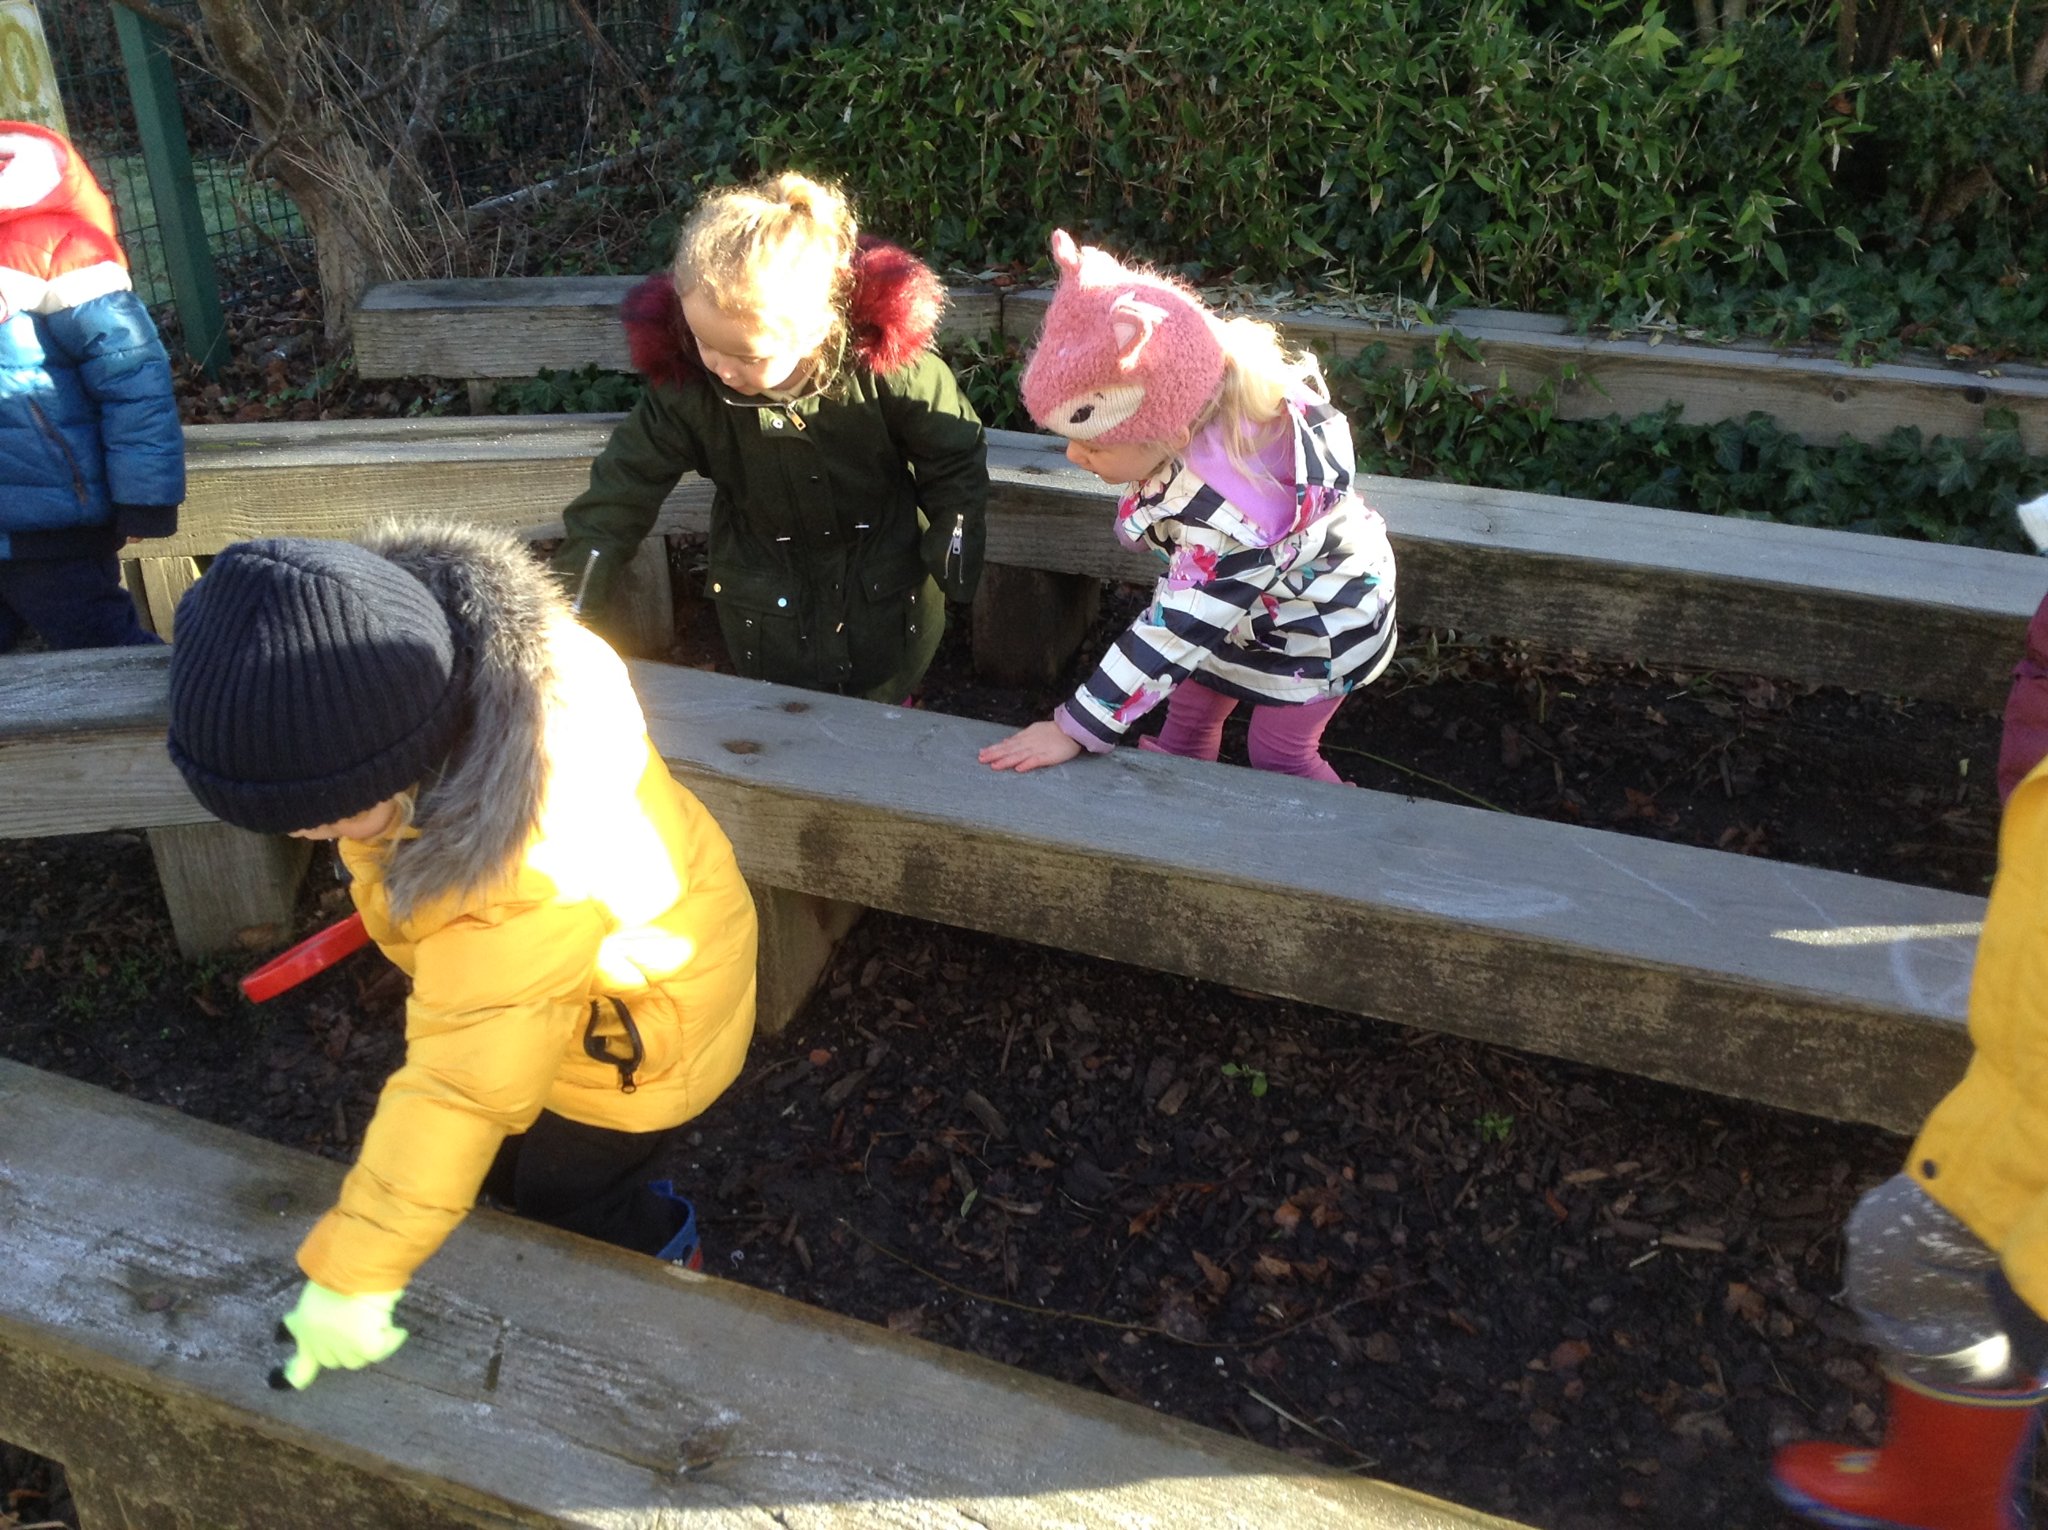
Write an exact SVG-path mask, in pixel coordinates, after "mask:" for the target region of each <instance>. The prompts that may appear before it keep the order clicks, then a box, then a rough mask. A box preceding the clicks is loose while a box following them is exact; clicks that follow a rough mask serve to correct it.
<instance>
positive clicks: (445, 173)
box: [42, 0, 690, 312]
mask: <svg viewBox="0 0 2048 1530" xmlns="http://www.w3.org/2000/svg"><path fill="white" fill-rule="evenodd" d="M159 4H161V5H162V7H163V8H164V9H166V10H168V11H170V12H172V13H174V14H178V15H184V16H196V15H197V12H198V7H197V5H196V4H195V3H194V0H159ZM689 9H690V0H469V3H468V4H467V5H466V6H465V7H464V9H463V12H462V16H461V21H460V25H459V29H458V31H457V33H456V34H455V36H454V37H453V38H452V39H451V45H450V58H449V73H450V77H451V79H452V80H453V81H455V82H456V83H455V85H454V86H453V88H451V89H450V90H449V92H448V95H447V97H446V99H445V100H444V102H443V104H442V110H441V115H440V119H439V121H438V123H437V124H436V126H437V128H438V133H437V135H436V137H435V141H434V142H433V143H432V144H431V145H430V148H429V152H428V153H427V154H426V155H425V156H424V158H425V160H426V168H427V170H428V172H429V173H430V174H433V175H437V176H439V177H440V178H442V180H443V188H444V189H445V190H447V191H449V192H451V193H453V194H455V195H457V196H459V197H461V198H463V199H465V200H472V201H473V200H477V199H481V198H484V197H489V196H493V195H496V194H499V193H501V192H504V191H507V190H511V189H515V188H517V187H519V186H522V185H525V184H528V183H529V182H531V181H535V180H540V179H543V178H545V177H546V176H548V175H550V174H553V173H555V172H556V171H558V170H559V169H561V168H564V167H567V166H571V165H576V164H583V163H587V162H589V161H590V160H592V159H594V158H597V157H599V156H600V155H601V154H602V153H603V152H605V147H606V145H607V143H608V142H609V143H615V142H616V141H617V135H618V134H619V133H620V132H622V131H623V130H624V129H625V128H626V127H627V126H628V125H629V124H630V122H631V121H632V120H633V119H634V117H635V116H636V115H637V114H638V113H640V112H641V111H642V110H643V109H644V108H645V107H647V106H648V105H651V102H652V98H651V96H645V97H643V95H642V86H641V83H640V82H642V81H651V80H654V79H656V78H658V76H659V73H660V70H661V66H662V59H663V56H664V54H665V53H666V51H667V49H668V47H669V45H670V42H671V39H673V38H674V37H675V35H676V33H677V30H678V28H679V27H681V26H683V25H685V24H686V21H687V16H688V14H689ZM42 13H43V25H44V30H45V31H46V33H47V34H48V37H49V42H50V51H51V55H52V60H53V63H54V65H55V70H56V75H57V83H58V88H59V89H60V91H61V92H62V93H63V98H64V109H65V113H66V115H67V117H68V118H69V121H70V127H71V134H72V137H73V138H74V140H75V141H76V142H77V144H78V146H79V149H80V151H81V152H82V153H83V154H84V156H85V158H86V161H87V163H88V164H90V165H91V166H92V168H93V172H94V173H95V174H96V175H97V176H98V177H99V178H100V182H101V184H102V185H103V186H105V187H106V189H107V192H108V194H109V195H110V196H111V197H112V199H113V201H114V204H115V207H116V210H117V212H118V214H119V217H120V224H121V236H122V241H123V244H124V245H125V247H126V249H127V252H128V258H129V261H130V264H131V265H132V266H133V268H134V275H135V284H136V288H137V290H138V291H140V292H141V293H142V294H143V296H144V298H145V300H146V301H148V302H150V303H151V304H152V305H167V304H170V303H171V301H172V295H171V290H170V285H169V281H168V277H167V274H166V273H167V262H166V260H165V257H164V249H163V239H164V230H163V229H162V227H161V225H160V223H159V220H158V218H157V216H156V209H155V206H154V203H153V200H152V198H151V195H150V187H149V181H148V178H147V176H146V175H145V174H144V172H143V159H142V146H141V139H140V134H139V131H138V128H137V124H136V121H135V116H134V112H133V110H132V108H131V106H130V103H129V96H128V85H127V78H126V74H125V71H124V70H123V67H122V62H121V50H120V46H119V42H118V39H117V37H116V33H115V28H114V20H113V5H112V0H60V3H58V4H55V5H51V4H45V5H44V6H43V7H42ZM357 24H358V25H359V26H361V27H363V28H364V29H365V31H364V32H363V33H362V34H361V35H358V36H354V37H345V38H344V39H343V40H344V41H345V42H346V43H347V45H348V46H349V49H350V51H351V53H356V54H357V55H358V56H360V57H363V58H365V59H366V60H369V61H371V62H374V61H375V60H376V58H377V55H378V53H379V49H380V43H381V42H382V41H383V40H382V39H380V37H379V36H378V35H377V34H376V32H375V28H376V26H377V25H378V23H377V19H376V15H375V12H374V9H373V8H370V7H365V8H364V10H363V14H361V15H360V19H359V20H358V22H357ZM172 66H173V70H174V73H175V76H176V80H177V85H178V92H179V98H180V102H181V105H182V107H183V110H184V117H185V128H186V134H187V138H188V140H189V143H190V146H191V152H192V167H193V175H194V178H195V180H196V182H197V186H198V191H199V199H200V208H201V214H202V220H203V222H204V224H205V228H206V238H207V243H208V246H209V248H210V250H211V252H212V255H213V259H214V263H215V265H216V267H217V269H218V270H219V272H220V277H221V298H222V302H223V304H224V306H225V307H226V308H227V309H228V310H229V311H231V312H232V311H233V310H234V309H235V308H237V307H238V306H240V305H242V304H245V303H248V302H251V301H255V300H260V299H263V298H267V297H275V296H278V295H280V294H282V293H289V292H290V291H291V290H292V289H294V288H297V287H301V286H307V285H310V284H311V283H312V281H313V279H314V276H313V270H314V266H313V259H312V251H311V248H310V241H309V240H308V238H307V235H306V229H305V225H304V223H303V221H302V220H301V219H300V217H299V213H298V209H297V208H296V207H295V206H293V204H292V202H291V200H290V198H289V197H287V196H286V195H285V194H284V193H283V192H282V191H281V190H280V189H279V188H278V187H277V186H276V185H274V184H273V183H271V182H269V181H266V180H263V179H261V178H258V177H255V176H252V175H251V174H250V173H249V170H248V162H249V157H250V154H251V152H252V150H253V149H254V148H255V147H256V139H255V137H254V135H253V133H252V131H251V128H250V123H249V113H248V108H247V106H246V105H245V104H244V103H243V102H242V100H241V99H240V97H239V96H237V95H236V93H235V92H234V91H233V90H232V89H231V88H230V87H228V86H226V85H225V84H223V83H221V82H220V81H218V80H215V79H213V78H211V77H210V76H208V75H207V74H205V73H204V72H203V71H202V70H200V69H198V68H197V67H195V65H194V64H193V63H192V61H191V60H190V59H189V58H187V57H185V56H183V54H182V51H181V50H180V49H178V48H177V47H175V46H174V47H173V49H172Z"/></svg>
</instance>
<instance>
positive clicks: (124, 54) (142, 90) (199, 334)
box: [113, 5, 228, 373]
mask: <svg viewBox="0 0 2048 1530" xmlns="http://www.w3.org/2000/svg"><path fill="white" fill-rule="evenodd" d="M113 9H114V29H115V30H116V31H117V32H118V33H119V34H120V37H121V62H122V63H123V64H124V65H125V66H126V67H127V71H128V99H129V100H130V101H132V102H134V104H135V125H136V127H137V128H138V129H139V130H140V131H141V134H142V162H143V165H144V167H145V168H146V169H147V170H148V172H149V194H150V196H151V197H152V198H153V199H154V200H155V202H156V220H157V226H158V228H159V229H160V230H161V231H162V234H163V241H164V264H165V266H166V267H167V268H168V270H169V272H170V278H171V298H172V301H173V302H175V303H176V304H177V306H178V322H179V323H180V324H181V325H182V326H183V328H184V331H185V350H186V352H187V354H189V355H190V356H191V357H192V358H193V359H194V360H195V361H197V362H198V363H199V364H200V365H201V366H202V367H204V368H205V369H206V370H207V371H208V372H209V373H217V372H218V371H219V370H220V364H221V363H222V362H223V361H225V360H226V359H227V353H228V336H227V326H226V324H225V323H223V322H222V319H221V311H220V277H219V276H218V274H216V273H215V271H214V269H213V251H212V250H211V249H210V248H209V247H208V246H207V242H206V220H205V219H204V218H203V217H201V216H200V212H199V188H198V186H197V185H196V184H195V183H194V182H193V179H192V151H191V149H190V148H189V147H188V146H187V144H186V142H185V116H184V113H183V111H182V110H181V109H180V108H179V106H178V85H177V81H176V80H175V79H174V78H173V77H172V75H171V56H170V54H169V53H167V52H166V51H165V50H164V33H163V28H161V27H159V26H158V25H157V24H156V23H155V22H153V21H146V20H144V19H143V18H142V17H140V16H138V15H136V14H135V12H133V11H131V10H129V9H128V8H127V7H126V6H125V5H116V6H115V7H114V8H113Z"/></svg>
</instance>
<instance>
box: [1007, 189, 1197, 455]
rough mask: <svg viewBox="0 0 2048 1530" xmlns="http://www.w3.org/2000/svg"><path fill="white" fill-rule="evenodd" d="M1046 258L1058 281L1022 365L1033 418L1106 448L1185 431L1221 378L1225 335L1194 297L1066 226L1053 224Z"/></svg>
mask: <svg viewBox="0 0 2048 1530" xmlns="http://www.w3.org/2000/svg"><path fill="white" fill-rule="evenodd" d="M1052 256H1053V263H1054V264H1055V265H1056V266H1058V268H1059V273H1060V279H1059V286H1058V287H1057V288H1056V289H1055V290H1054V292H1053V299H1052V303H1051V305H1050V306H1049V307H1048V308H1047V309H1046V314H1045V322H1044V324H1043V325H1042V326H1041V327H1040V329H1039V332H1038V344H1037V347H1036V348H1035V349H1034V350H1033V351H1032V353H1031V360H1030V362H1029V363H1028V364H1027V365H1026V366H1025V368H1024V383H1023V389H1022V391H1023V394H1024V407H1025V408H1026V409H1028V410H1029V411H1030V412H1031V417H1032V418H1033V419H1034V420H1036V421H1037V422H1038V423H1039V424H1040V425H1042V426H1044V427H1045V428H1046V429H1047V430H1051V431H1056V432H1058V433H1059V434H1060V435H1063V436H1066V437H1067V438H1069V439H1070V440H1075V441H1094V442H1098V443H1100V444H1101V445H1104V446H1115V445H1121V444H1123V443H1125V442H1135V441H1144V442H1155V441H1157V442H1178V441H1180V440H1183V439H1185V438H1186V436H1187V434H1188V432H1189V431H1190V430H1192V429H1193V428H1194V425H1195V422H1196V421H1197V420H1198V419H1200V417H1201V416H1202V414H1203V413H1204V412H1205V411H1206V410H1207V409H1208V408H1209V406H1210V404H1211V403H1213V402H1214V401H1215V398H1216V393H1217V390H1218V388H1220V387H1221V386H1222V382H1223V368H1224V354H1223V343H1222V340H1221V339H1220V338H1219V336H1218V333H1217V326H1216V322H1215V320H1214V319H1212V318H1211V317H1210V315H1209V311H1208V309H1206V308H1205V307H1203V305H1202V300H1201V299H1200V298H1198V297H1196V296H1195V294H1194V293H1193V292H1192V291H1190V290H1189V289H1188V288H1187V287H1186V286H1184V285H1183V284H1181V283H1180V282H1177V281H1175V280H1173V279H1172V278H1171V277H1168V276H1162V275H1160V274H1159V273H1158V272H1156V271H1149V270H1145V269H1143V268H1139V267H1132V266H1126V265H1124V264H1123V263H1122V262H1120V261H1118V260H1117V259H1116V257H1115V256H1113V255H1111V254H1109V253H1108V252H1107V251H1105V250H1099V249H1095V248H1094V247H1092V246H1087V245H1077V244H1075V243H1074V239H1073V236H1072V235H1070V234H1069V233H1068V232H1067V231H1066V230H1065V229H1056V230H1054V231H1053V236H1052Z"/></svg>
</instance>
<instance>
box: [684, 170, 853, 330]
mask: <svg viewBox="0 0 2048 1530" xmlns="http://www.w3.org/2000/svg"><path fill="white" fill-rule="evenodd" d="M859 237H860V226H859V224H858V223H857V222H856V221H855V218H854V214H853V206H852V204H851V203H850V202H849V201H848V200H847V198H846V195H845V193H844V192H842V191H841V190H840V189H839V188H838V187H837V186H834V185H831V184H828V183H826V182H823V181H814V180H812V179H811V178H810V177H809V176H807V175H801V174H798V173H797V172H795V171H785V172H784V173H783V174H781V175H776V176H770V177H769V178H768V179H767V180H763V181H756V182H754V183H753V184H752V185H748V186H735V187H731V188H728V189H726V190H723V191H716V192H713V193H712V194H711V195H710V196H708V197H706V198H705V199H704V200H703V201H702V202H700V203H698V204H697V209H696V211H695V212H693V213H691V214H690V217H689V220H688V221H687V222H686V223H684V225H683V231H682V233H681V235H680V236H679V237H678V239H677V241H676V258H675V263H674V265H673V267H672V268H671V271H672V274H673V277H674V280H675V286H676V291H677V292H678V293H679V294H682V295H685V296H687V295H688V294H689V293H692V292H701V293H703V295H704V296H705V297H707V298H709V299H710V300H711V302H712V303H713V304H714V305H715V306H716V307H717V308H718V309H719V310H720V311H721V312H724V313H753V314H763V315H768V316H771V317H773V318H775V319H777V320H779V321H780V322H782V323H784V324H786V325H788V326H789V327H790V328H792V329H794V330H797V331H799V332H805V333H808V332H811V331H813V330H815V329H819V328H823V329H824V330H825V331H826V333H827V337H828V341H829V339H830V338H831V337H832V336H833V335H834V334H835V333H836V332H837V331H838V330H839V328H840V326H841V324H842V323H843V314H844V307H845V300H846V289H847V285H848V280H849V276H850V273H851V270H852V262H853V255H854V249H855V244H856V241H857V240H858V239H859Z"/></svg>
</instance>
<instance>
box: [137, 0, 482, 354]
mask: <svg viewBox="0 0 2048 1530" xmlns="http://www.w3.org/2000/svg"><path fill="white" fill-rule="evenodd" d="M130 3H132V0H130ZM459 8H460V0H432V3H431V4H429V5H428V6H427V8H426V9H425V10H424V11H423V12H420V13H417V14H418V16H420V17H423V18H424V21H425V23H426V26H425V29H424V30H423V31H421V32H420V33H417V34H415V35H416V46H414V47H412V48H410V49H408V51H407V55H406V61H405V64H404V65H403V66H401V70H400V76H401V77H404V76H413V78H411V79H410V80H408V81H407V83H413V84H415V86H416V89H415V91H414V93H413V94H414V99H413V100H412V101H411V102H410V106H411V107H412V109H413V115H414V116H415V117H418V116H420V115H421V114H422V113H424V115H425V116H426V117H428V118H431V116H432V113H433V110H434V108H435V107H436V106H437V105H438V101H439V94H440V91H441V89H442V86H443V78H442V75H441V69H440V56H441V54H440V41H441V39H442V38H443V37H444V36H445V35H446V32H447V29H448V27H449V26H450V25H452V22H453V18H454V15H455V13H456V12H457V10H459ZM199 13H200V17H201V28H202V29H203V30H201V31H195V30H194V29H192V28H190V27H188V28H187V29H186V30H187V34H188V35H190V36H192V37H193V38H194V40H195V41H196V42H198V43H200V44H201V46H202V47H203V48H204V50H205V51H206V53H207V54H208V55H209V58H208V60H207V62H208V63H209V65H210V66H211V67H212V68H213V70H214V72H216V73H217V74H219V75H220V76H221V78H223V79H224V80H226V81H227V82H228V83H229V84H230V85H232V86H233V87H234V88H235V89H236V90H237V91H238V92H240V94H241V96H242V98H243V99H244V100H246V101H247V102H248V103H249V106H250V114H251V125H252V126H253V127H254V129H255V131H256V132H257V133H258V134H259V135H260V136H261V138H262V140H263V146H262V148H261V149H259V150H258V152H257V155H256V164H255V167H254V168H255V169H256V170H257V171H258V172H259V173H262V174H267V175H270V176H272V177H274V178H275V179H276V180H277V181H278V182H279V183H280V184H281V185H282V186H283V187H284V189H285V190H286V191H287V192H289V193H290V194H291V197H292V200H293V201H294V202H296V203H297V204H298V208H299V212H300V215H301V216H302V217H303V218H304V219H305V221H306V228H307V232H308V233H310V234H311V235H312V238H313V246H314V250H315V252H316V256H317V259H318V262H319V270H320V294H321V301H322V305H323V309H324V312H325V316H326V328H327V333H328V335H329V336H330V337H331V338H335V339H340V338H343V337H345V336H346V335H347V334H348V331H349V328H350V325H351V324H352V323H353V321H354V318H355V311H356V305H357V303H358V302H359V301H360V300H361V298H362V295H363V291H364V289H365V288H366V287H368V286H369V285H370V284H371V283H373V282H377V281H384V280H391V279H401V278H405V277H416V276H425V275H428V274H430V269H429V267H430V262H429V260H428V258H427V255H426V241H425V240H424V239H423V238H422V237H421V235H420V232H419V231H418V230H416V229H414V228H412V227H411V226H409V225H408V223H407V221H406V220H404V219H402V218H401V217H400V216H399V213H398V210H397V208H396V205H395V199H394V197H393V193H392V186H393V177H394V167H393V163H392V161H391V159H390V158H389V157H388V156H383V157H380V156H378V155H374V154H373V153H372V152H371V149H370V147H369V144H370V142H371V141H373V140H374V138H375V136H376V134H377V126H376V123H375V122H374V121H373V120H372V119H371V117H370V116H369V115H368V114H367V112H366V107H367V104H368V103H367V100H366V99H365V97H364V96H363V95H362V94H360V91H361V89H362V86H361V79H360V76H359V75H358V74H355V73H354V72H353V71H345V70H344V69H343V68H342V67H339V66H341V65H342V64H343V61H342V60H341V59H340V56H339V54H338V53H337V52H336V51H335V48H334V45H333V43H332V41H331V40H330V39H329V38H328V37H326V36H323V35H321V34H320V33H319V32H317V31H316V30H314V25H315V24H314V23H313V22H311V21H310V20H307V19H305V18H303V17H300V16H297V15H294V14H293V11H292V8H290V7H288V6H280V5H278V4H277V3H276V0H199ZM414 71H417V73H416V75H414ZM400 82H401V80H400V78H397V77H395V78H394V79H393V81H392V82H391V84H392V85H394V86H395V85H397V84H399V83H400ZM381 93H382V92H376V94H381ZM398 152H405V153H409V152H411V146H410V145H406V146H404V147H403V148H401V149H400V150H399V151H398ZM429 200H430V201H431V200H433V199H432V198H431V194H429ZM431 212H434V213H440V216H441V217H442V219H443V220H444V221H445V217H446V215H445V212H442V211H441V209H439V207H438V203H437V204H436V205H435V207H434V208H433V209H431Z"/></svg>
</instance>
